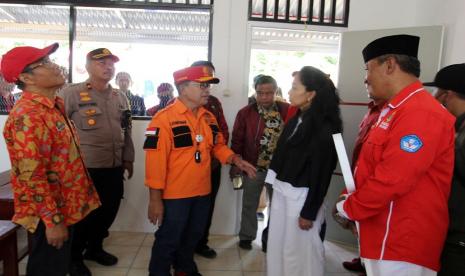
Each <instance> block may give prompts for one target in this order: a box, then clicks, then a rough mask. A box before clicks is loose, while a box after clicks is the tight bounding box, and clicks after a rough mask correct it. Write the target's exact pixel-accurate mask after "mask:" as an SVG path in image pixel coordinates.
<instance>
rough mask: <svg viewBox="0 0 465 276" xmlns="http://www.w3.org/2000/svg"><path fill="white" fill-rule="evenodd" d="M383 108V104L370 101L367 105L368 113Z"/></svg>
mask: <svg viewBox="0 0 465 276" xmlns="http://www.w3.org/2000/svg"><path fill="white" fill-rule="evenodd" d="M383 106H384V104H383V103H379V104H376V103H375V101H371V102H369V103H368V109H369V110H370V112H376V111H379V110H381V109H382V108H383Z"/></svg>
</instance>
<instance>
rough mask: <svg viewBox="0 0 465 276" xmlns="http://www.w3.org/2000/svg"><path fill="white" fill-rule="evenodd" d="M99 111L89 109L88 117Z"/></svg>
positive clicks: (87, 111)
mask: <svg viewBox="0 0 465 276" xmlns="http://www.w3.org/2000/svg"><path fill="white" fill-rule="evenodd" d="M96 112H97V111H96V110H95V109H87V110H86V112H85V113H86V115H88V116H90V115H94V114H95V113H96Z"/></svg>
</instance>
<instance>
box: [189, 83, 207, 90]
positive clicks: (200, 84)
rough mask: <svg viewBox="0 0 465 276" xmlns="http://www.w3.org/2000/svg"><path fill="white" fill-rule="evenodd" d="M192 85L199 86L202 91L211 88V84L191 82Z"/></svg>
mask: <svg viewBox="0 0 465 276" xmlns="http://www.w3.org/2000/svg"><path fill="white" fill-rule="evenodd" d="M191 84H195V86H198V87H199V88H200V89H207V88H210V87H211V84H210V83H208V82H191Z"/></svg>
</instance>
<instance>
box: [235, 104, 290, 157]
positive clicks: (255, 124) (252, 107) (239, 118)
mask: <svg viewBox="0 0 465 276" xmlns="http://www.w3.org/2000/svg"><path fill="white" fill-rule="evenodd" d="M276 104H277V105H278V110H279V113H280V114H281V119H282V120H283V122H284V121H285V120H286V114H287V110H288V108H289V104H288V103H284V102H278V101H277V102H276ZM264 129H265V122H264V121H263V119H262V118H261V116H260V114H258V109H257V104H256V103H253V104H249V105H247V106H246V107H244V108H242V109H241V110H239V112H237V115H236V120H235V121H234V127H233V132H232V138H231V149H232V150H233V151H234V152H235V153H237V154H240V155H241V156H242V158H243V159H244V160H246V161H247V162H249V163H251V164H252V165H257V159H258V149H259V148H260V139H261V138H262V136H263V130H264Z"/></svg>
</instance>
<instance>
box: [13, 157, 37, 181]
mask: <svg viewBox="0 0 465 276" xmlns="http://www.w3.org/2000/svg"><path fill="white" fill-rule="evenodd" d="M18 163H19V164H18V169H19V176H18V178H19V180H21V181H28V180H30V179H31V177H32V174H33V173H34V171H35V170H36V168H37V166H38V165H39V161H37V160H34V159H26V158H24V159H21V160H19V162H18Z"/></svg>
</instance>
